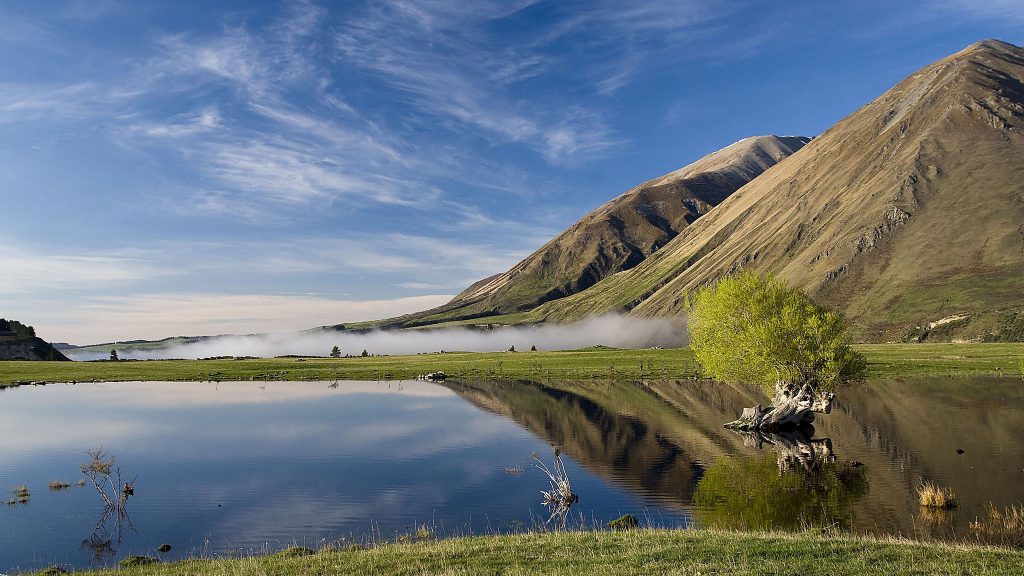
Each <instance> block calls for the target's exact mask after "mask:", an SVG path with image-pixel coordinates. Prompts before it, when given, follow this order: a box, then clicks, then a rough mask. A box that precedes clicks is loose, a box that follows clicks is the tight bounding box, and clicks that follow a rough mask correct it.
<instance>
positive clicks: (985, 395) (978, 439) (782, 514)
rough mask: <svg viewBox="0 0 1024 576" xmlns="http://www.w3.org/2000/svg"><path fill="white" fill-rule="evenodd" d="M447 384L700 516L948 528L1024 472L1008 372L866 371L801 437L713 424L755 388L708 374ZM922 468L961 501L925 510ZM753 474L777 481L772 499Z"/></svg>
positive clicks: (947, 533) (1015, 500) (1003, 497)
mask: <svg viewBox="0 0 1024 576" xmlns="http://www.w3.org/2000/svg"><path fill="white" fill-rule="evenodd" d="M448 386H449V388H451V389H452V390H453V391H455V392H456V393H457V394H459V395H460V396H462V397H463V398H465V399H466V400H468V401H470V402H472V403H473V404H475V405H477V406H479V407H481V408H483V409H486V410H489V411H492V412H495V413H497V414H501V415H504V416H506V417H508V418H511V419H513V420H515V421H516V422H518V423H519V424H520V425H522V426H523V427H524V428H526V429H528V430H530V431H531V432H533V433H534V434H536V435H538V436H540V437H541V438H544V439H545V440H547V441H549V442H553V443H556V444H558V445H559V446H561V447H562V448H563V450H564V451H565V452H566V454H568V455H570V456H571V457H572V458H574V459H576V460H578V461H579V462H581V463H582V464H583V465H585V466H587V467H588V468H589V469H591V470H594V471H595V472H597V473H598V474H600V475H602V476H604V477H605V478H607V479H609V480H610V481H612V482H615V483H617V484H620V485H622V486H625V487H627V488H629V489H630V490H634V491H639V492H641V493H643V494H645V496H648V497H650V498H652V499H654V500H657V501H658V502H661V503H663V504H665V505H667V506H671V507H674V508H677V509H680V510H689V509H690V508H691V507H692V508H694V510H695V512H694V514H695V516H696V518H697V520H698V523H701V522H703V523H708V524H715V525H725V526H736V527H739V526H747V527H766V528H767V527H771V528H799V527H801V526H807V525H815V526H821V525H836V526H842V527H846V528H849V529H851V530H854V531H856V532H862V533H874V534H901V535H905V536H914V537H936V538H954V539H955V538H962V537H964V536H965V535H968V534H971V530H970V528H969V525H970V523H971V522H972V521H974V520H975V519H977V518H983V517H985V515H986V514H987V509H988V503H989V502H991V503H993V504H994V505H995V506H996V507H997V508H1000V509H1002V508H1003V507H1007V506H1012V505H1015V504H1019V502H1020V498H1021V493H1020V486H1021V485H1022V484H1024V453H1022V451H1021V450H1019V447H1018V446H1019V443H1018V440H1017V439H1019V438H1020V437H1021V436H1022V435H1024V389H1022V387H1021V386H1020V382H1019V380H1017V379H1013V378H1004V379H1000V378H987V377H983V378H918V379H914V380H898V379H893V380H881V381H874V382H869V383H866V384H863V385H860V386H857V387H856V388H853V389H849V390H846V391H844V393H843V394H842V395H841V396H840V398H839V399H838V400H837V402H836V404H835V407H834V409H833V412H832V414H831V415H829V416H827V417H823V418H820V419H819V420H818V421H817V422H816V424H817V431H816V433H814V432H812V433H811V434H806V433H805V434H804V435H802V436H797V437H793V436H777V435H776V436H763V435H762V436H751V435H741V434H736V433H733V432H730V431H726V430H723V429H722V427H721V426H722V423H723V422H726V421H728V420H729V419H731V417H732V416H734V413H735V411H736V410H737V409H738V408H740V407H743V406H750V405H753V404H757V403H759V402H763V401H764V398H763V397H761V396H760V392H759V391H757V390H753V389H745V388H742V387H730V386H726V385H722V384H717V383H712V382H704V381H651V382H644V383H621V382H603V383H592V382H587V383H579V382H555V381H553V382H546V383H544V384H530V383H517V384H515V385H510V384H509V383H487V382H474V383H467V384H449V385H448ZM814 434H817V436H818V437H817V438H815V437H813V436H814ZM769 448H770V449H771V450H772V451H773V452H774V457H773V456H772V455H766V454H765V453H764V450H766V449H769ZM958 449H960V450H961V451H962V452H960V453H958V452H957V450H958ZM922 479H927V480H932V481H935V482H938V483H940V484H942V485H944V486H950V487H951V488H953V490H954V491H955V492H956V493H957V494H958V495H960V506H959V508H958V509H956V510H954V511H952V512H948V513H946V514H943V515H941V516H939V515H935V514H931V513H929V512H927V511H922V510H921V509H920V506H919V505H918V503H917V497H916V490H915V489H916V486H917V485H918V484H919V483H920V482H921V481H922ZM763 486H772V487H773V489H776V490H781V491H782V492H780V495H779V497H778V499H777V502H776V503H775V504H774V505H773V504H772V502H773V500H772V499H771V498H769V495H770V494H771V492H770V491H768V492H763V493H760V492H757V490H760V487H763ZM869 486H870V489H868V487H869ZM730 490H731V491H732V492H730ZM744 494H746V496H745V498H746V500H744V499H743V498H741V496H742V495H744ZM762 497H763V498H762ZM747 501H749V502H757V503H758V504H756V505H755V504H753V503H750V504H749V505H743V506H741V505H740V504H741V503H742V502H747ZM786 502H788V503H786ZM758 514H759V515H760V517H757V515H758Z"/></svg>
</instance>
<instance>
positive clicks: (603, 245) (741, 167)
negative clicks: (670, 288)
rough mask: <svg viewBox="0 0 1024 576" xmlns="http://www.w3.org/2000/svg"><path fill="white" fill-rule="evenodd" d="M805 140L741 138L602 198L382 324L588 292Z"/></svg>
mask: <svg viewBox="0 0 1024 576" xmlns="http://www.w3.org/2000/svg"><path fill="white" fill-rule="evenodd" d="M809 140H810V139H809V138H804V137H797V136H791V137H778V136H758V137H753V138H746V139H744V140H740V141H739V142H736V143H735V144H732V145H730V146H727V147H725V148H723V149H721V150H718V151H717V152H713V153H712V154H709V155H707V156H705V157H703V158H701V159H700V160H697V161H696V162H694V163H693V164H690V165H688V166H686V167H684V168H681V169H679V170H676V171H675V172H672V173H669V174H666V175H664V176H661V177H659V178H655V179H654V180H651V181H649V182H646V183H644V184H641V185H640V186H637V187H636V188H633V189H632V190H629V191H627V192H625V193H624V194H622V195H620V196H618V197H616V198H614V199H612V200H610V201H608V202H607V203H605V204H604V205H602V206H600V207H599V208H597V209H596V210H594V211H593V212H590V213H589V214H587V215H586V216H584V217H583V218H582V219H580V220H579V221H578V222H576V223H575V224H573V225H572V226H571V227H570V228H569V229H568V230H566V231H564V232H562V233H561V234H559V235H558V236H556V237H555V238H554V239H553V240H551V241H550V242H548V243H547V244H545V245H544V246H541V247H540V248H539V249H538V250H537V251H536V252H534V253H533V254H531V255H530V256H528V257H527V258H526V259H525V260H523V261H522V262H520V263H519V264H516V265H515V266H514V267H513V268H512V269H510V270H508V271H507V272H503V273H501V274H496V275H494V276H491V277H489V278H485V279H483V280H480V281H479V282H477V283H475V284H473V285H472V286H470V287H469V288H467V289H466V290H464V291H463V292H462V293H461V294H459V295H458V296H456V297H455V298H454V299H453V300H452V301H451V302H449V303H447V304H445V305H444V306H441V307H438V308H434V309H432V310H428V311H426V312H421V313H418V314H413V315H409V316H404V317H401V318H396V319H393V320H391V321H385V322H383V324H385V325H387V324H391V325H395V326H412V325H417V324H426V323H433V322H437V321H444V320H460V319H469V318H480V317H485V316H492V315H497V314H509V313H515V312H522V311H526V310H530V309H532V308H534V307H536V306H538V305H540V304H543V303H545V302H548V301H551V300H557V299H559V298H562V297H564V296H567V295H570V294H575V293H577V292H579V291H581V290H584V289H586V288H589V287H590V286H593V285H594V284H596V283H597V282H598V281H600V280H601V279H603V278H605V277H607V276H608V275H610V274H614V273H616V272H620V271H622V270H628V269H630V268H632V267H634V266H636V265H637V264H639V263H640V262H642V261H643V260H644V259H646V258H647V257H649V256H650V255H651V254H653V253H655V252H656V251H658V250H659V249H660V248H661V247H662V246H664V245H665V244H666V243H668V242H669V241H670V240H672V239H673V238H675V237H676V236H677V235H678V234H679V233H680V232H681V231H683V230H685V229H686V228H687V227H688V226H689V225H690V224H692V223H693V222H694V221H695V220H697V219H698V218H700V217H701V216H702V215H704V214H705V213H707V212H708V211H709V210H711V209H712V208H713V207H715V206H716V205H718V204H719V203H721V202H722V201H723V200H725V199H726V198H728V197H729V195H730V194H732V193H733V192H735V191H736V190H738V189H739V188H740V187H741V186H743V185H744V184H747V183H748V182H750V181H751V180H753V179H754V178H756V177H757V176H758V175H759V174H761V173H762V172H764V171H765V170H767V169H768V168H770V167H772V166H774V165H775V164H776V163H778V162H779V161H780V160H782V159H783V158H786V157H787V156H789V155H790V154H792V153H793V152H795V151H797V150H799V149H800V148H801V147H803V146H804V145H805V144H807V142H808V141H809Z"/></svg>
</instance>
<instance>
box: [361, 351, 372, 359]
mask: <svg viewBox="0 0 1024 576" xmlns="http://www.w3.org/2000/svg"><path fill="white" fill-rule="evenodd" d="M369 355H370V353H369V352H367V351H366V350H365V349H364V350H363V353H362V354H360V356H362V357H363V358H366V357H367V356H369Z"/></svg>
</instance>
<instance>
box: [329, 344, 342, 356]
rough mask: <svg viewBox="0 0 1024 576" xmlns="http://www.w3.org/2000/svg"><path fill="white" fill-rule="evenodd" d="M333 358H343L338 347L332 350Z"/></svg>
mask: <svg viewBox="0 0 1024 576" xmlns="http://www.w3.org/2000/svg"><path fill="white" fill-rule="evenodd" d="M331 358H341V349H340V348H338V347H337V346H335V347H334V348H331Z"/></svg>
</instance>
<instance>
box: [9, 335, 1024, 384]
mask: <svg viewBox="0 0 1024 576" xmlns="http://www.w3.org/2000/svg"><path fill="white" fill-rule="evenodd" d="M856 348H857V349H858V350H860V351H861V352H863V353H864V355H865V356H867V358H868V362H869V368H870V373H871V376H873V377H879V378H889V377H912V376H935V375H949V376H957V375H982V374H985V375H993V374H1004V375H1017V374H1020V370H1021V369H1020V362H1021V359H1022V358H1024V344H870V345H858V346H857V347H856ZM438 370H440V371H443V372H445V373H446V374H447V375H448V377H449V378H456V379H480V378H486V379H521V380H545V379H560V380H593V379H626V380H639V379H645V378H646V379H681V378H693V377H695V376H698V375H699V374H700V368H699V367H698V365H697V363H696V362H695V361H694V359H693V355H692V354H691V353H690V351H689V350H687V349H679V350H620V349H612V348H588V349H584V350H573V351H563V352H449V353H445V354H438V353H434V354H417V355H414V356H371V357H366V358H362V357H359V358H269V359H246V360H233V359H223V360H149V361H122V362H22V361H5V362H0V386H5V385H11V384H15V383H19V382H34V381H44V382H71V381H77V382H86V381H128V380H179V381H182V380H334V379H338V380H376V379H384V378H392V379H396V380H408V379H411V378H415V377H416V376H417V375H419V374H425V373H427V372H434V371H438Z"/></svg>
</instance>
